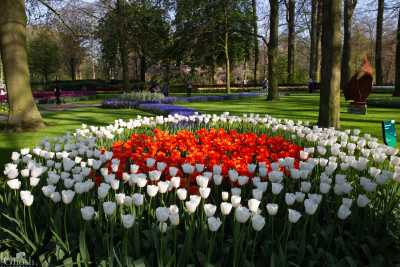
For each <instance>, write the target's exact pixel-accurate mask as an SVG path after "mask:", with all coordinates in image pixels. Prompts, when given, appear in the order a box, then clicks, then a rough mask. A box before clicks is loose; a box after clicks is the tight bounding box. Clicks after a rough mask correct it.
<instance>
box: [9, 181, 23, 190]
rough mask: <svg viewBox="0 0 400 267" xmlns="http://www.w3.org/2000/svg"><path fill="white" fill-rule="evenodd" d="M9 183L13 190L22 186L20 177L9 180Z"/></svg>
mask: <svg viewBox="0 0 400 267" xmlns="http://www.w3.org/2000/svg"><path fill="white" fill-rule="evenodd" d="M7 185H8V186H9V187H10V188H11V189H12V190H18V189H20V188H21V181H20V180H18V179H11V180H8V181H7Z"/></svg>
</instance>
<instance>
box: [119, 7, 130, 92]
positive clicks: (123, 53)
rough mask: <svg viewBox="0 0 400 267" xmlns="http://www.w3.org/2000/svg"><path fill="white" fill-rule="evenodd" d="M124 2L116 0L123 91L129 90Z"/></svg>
mask: <svg viewBox="0 0 400 267" xmlns="http://www.w3.org/2000/svg"><path fill="white" fill-rule="evenodd" d="M126 8H127V7H126V2H125V0H117V13H118V19H119V21H120V26H119V32H118V43H119V54H120V57H121V66H122V86H123V89H124V91H129V68H128V44H127V38H126V29H127V26H126Z"/></svg>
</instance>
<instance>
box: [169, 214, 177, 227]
mask: <svg viewBox="0 0 400 267" xmlns="http://www.w3.org/2000/svg"><path fill="white" fill-rule="evenodd" d="M169 221H170V222H171V225H174V226H176V225H179V214H178V213H170V214H169Z"/></svg>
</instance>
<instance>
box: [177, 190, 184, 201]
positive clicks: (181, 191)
mask: <svg viewBox="0 0 400 267" xmlns="http://www.w3.org/2000/svg"><path fill="white" fill-rule="evenodd" d="M176 194H177V196H178V198H179V200H182V201H183V200H185V199H186V198H187V191H186V189H185V188H179V189H178V190H177V191H176Z"/></svg>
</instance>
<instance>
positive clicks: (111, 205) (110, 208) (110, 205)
mask: <svg viewBox="0 0 400 267" xmlns="http://www.w3.org/2000/svg"><path fill="white" fill-rule="evenodd" d="M116 208H117V204H116V203H115V202H112V201H106V202H104V203H103V210H104V214H106V215H108V216H110V215H112V214H113V213H114V212H115V209H116Z"/></svg>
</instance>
